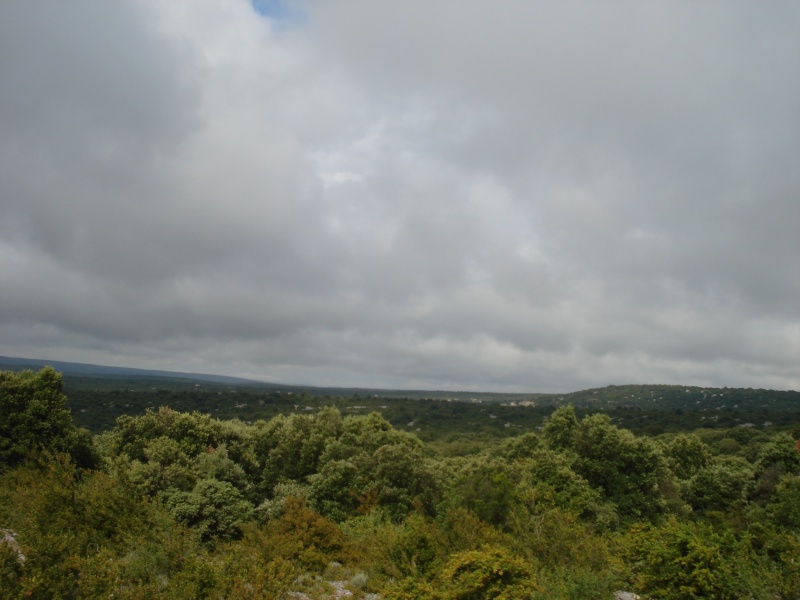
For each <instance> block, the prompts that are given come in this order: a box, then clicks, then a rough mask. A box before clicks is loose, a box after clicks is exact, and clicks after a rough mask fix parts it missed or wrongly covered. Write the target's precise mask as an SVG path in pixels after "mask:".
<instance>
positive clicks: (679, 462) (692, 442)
mask: <svg viewBox="0 0 800 600" xmlns="http://www.w3.org/2000/svg"><path fill="white" fill-rule="evenodd" d="M665 453H666V456H667V462H668V464H669V467H670V469H672V472H673V473H675V475H676V476H677V477H678V478H679V479H689V478H690V477H692V476H693V475H695V474H697V472H698V471H699V470H700V469H702V468H703V467H705V466H707V465H708V463H709V461H710V460H711V452H710V451H709V449H708V446H707V445H706V444H705V443H704V442H703V440H701V439H700V438H699V437H698V436H697V435H695V434H691V433H690V434H686V433H681V434H678V435H676V436H675V437H673V438H672V439H671V440H670V441H669V442H668V443H667V445H666V448H665Z"/></svg>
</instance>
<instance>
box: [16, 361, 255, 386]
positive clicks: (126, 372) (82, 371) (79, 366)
mask: <svg viewBox="0 0 800 600" xmlns="http://www.w3.org/2000/svg"><path fill="white" fill-rule="evenodd" d="M47 365H49V366H51V367H53V368H54V369H55V370H56V371H60V372H61V373H64V374H65V375H89V376H91V375H100V376H106V375H111V376H126V377H143V378H153V377H164V378H168V379H190V380H195V381H211V382H214V383H228V384H232V385H245V384H252V383H257V382H255V381H253V380H250V379H242V378H241V377H227V376H225V375H208V374H206V373H180V372H176V371H158V370H153V369H132V368H129V367H108V366H103V365H92V364H86V363H74V362H63V361H60V360H45V359H41V358H16V357H10V356H0V370H5V371H20V370H23V369H31V370H37V369H41V368H42V367H45V366H47Z"/></svg>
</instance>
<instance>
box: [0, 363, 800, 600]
mask: <svg viewBox="0 0 800 600" xmlns="http://www.w3.org/2000/svg"><path fill="white" fill-rule="evenodd" d="M176 385H177V384H176ZM181 385H183V384H181ZM191 385H192V386H195V385H199V386H200V387H199V388H194V389H188V388H187V389H185V390H183V389H181V388H179V387H178V388H172V389H168V388H156V389H155V390H152V389H151V390H149V391H142V390H136V389H135V388H134V387H128V388H125V389H124V390H119V389H117V392H118V393H117V394H116V395H115V394H114V393H113V392H114V390H112V389H109V388H106V390H105V391H102V390H101V389H100V387H99V386H98V387H97V388H96V389H95V391H94V392H92V393H94V394H96V396H94V398H95V400H96V401H97V402H100V403H105V408H108V404H109V403H111V404H113V405H114V406H113V407H111V408H114V409H115V410H114V411H113V412H115V413H116V415H117V418H116V420H115V422H114V424H113V427H110V428H109V429H108V430H107V431H105V432H103V433H100V434H99V435H96V436H94V437H92V436H91V435H90V434H89V433H88V431H86V430H82V429H80V428H79V427H78V426H77V425H76V424H75V422H74V421H73V420H72V418H71V417H70V413H69V411H68V410H67V406H68V401H67V398H66V396H65V395H64V394H63V393H62V392H63V384H62V378H61V376H60V375H59V374H58V373H56V372H55V371H53V370H52V369H44V370H42V371H40V372H38V373H33V372H30V371H24V372H21V373H17V374H14V373H11V372H3V373H2V374H0V529H2V530H3V531H2V535H3V536H4V537H2V538H1V539H2V540H3V541H2V542H0V598H26V597H36V598H63V597H74V598H100V597H102V598H107V597H112V596H113V597H115V598H275V599H278V598H291V597H294V598H300V597H302V596H300V595H299V594H305V596H306V597H311V598H326V597H333V596H334V593H335V591H336V589H339V590H341V589H348V590H350V591H351V592H352V593H353V595H354V597H355V598H359V597H361V598H367V597H372V598H375V597H376V596H375V594H378V595H379V597H380V598H382V599H385V600H401V599H418V598H431V599H441V600H445V599H448V600H452V599H457V600H471V599H480V598H497V599H501V598H505V599H509V600H511V599H514V600H517V599H521V600H524V599H526V598H531V599H533V598H575V599H592V598H598V599H604V600H610V599H611V598H613V597H614V591H615V590H619V589H627V590H631V591H635V592H637V593H639V594H642V595H643V596H647V597H651V598H716V599H739V598H758V599H761V598H763V599H767V598H769V599H774V598H787V599H788V598H797V597H798V595H799V594H800V564H798V563H797V561H796V557H797V556H798V553H799V552H800V509H799V508H798V507H800V452H798V449H797V443H796V441H795V439H794V437H796V436H793V435H792V429H791V427H784V428H783V429H781V428H780V427H779V426H778V425H777V423H778V421H779V420H780V419H781V418H783V415H785V414H787V413H786V411H783V410H782V409H780V408H779V406H780V405H779V404H778V403H777V400H776V402H775V403H767V406H760V405H759V403H763V397H761V396H759V393H757V392H754V393H753V400H752V403H751V404H752V405H751V404H747V402H750V401H749V400H748V401H747V402H746V401H745V400H744V399H742V400H740V401H739V402H738V404H739V406H738V407H735V408H734V406H732V405H729V404H728V402H729V400H728V397H727V395H728V394H732V392H731V391H729V390H723V391H722V394H723V396H722V398H723V400H718V398H719V396H716V397H715V396H713V395H711V397H710V398H708V390H705V393H706V394H707V398H706V399H708V400H711V402H709V403H707V404H701V405H700V406H701V408H699V409H698V408H694V409H691V410H690V409H689V406H690V402H691V400H690V398H689V397H691V396H693V394H695V393H697V399H700V397H699V396H700V394H701V393H702V392H700V391H697V392H695V391H694V390H692V389H689V391H688V392H687V391H686V389H687V388H681V389H674V390H673V389H672V388H666V387H664V388H658V389H661V390H662V393H661V396H660V398H661V399H665V400H664V402H665V406H666V408H665V409H662V410H661V411H660V414H661V415H664V416H665V422H667V423H669V422H670V421H669V419H670V418H672V417H675V418H678V417H681V418H683V417H686V414H687V413H688V412H693V414H694V413H696V416H697V417H700V416H704V414H705V413H703V412H702V411H707V414H708V417H712V416H715V415H719V416H720V418H718V419H716V420H714V419H710V418H707V419H705V421H711V423H710V424H713V428H698V427H699V426H697V425H695V426H692V427H690V428H686V429H684V430H683V431H677V425H675V427H676V431H671V432H667V433H662V434H660V435H646V434H644V433H642V432H641V431H637V432H633V431H631V430H630V429H628V428H626V427H623V426H620V423H624V422H625V419H630V420H634V419H635V417H636V415H635V414H633V413H634V412H635V411H634V409H633V408H631V407H635V406H637V404H636V403H637V402H638V403H640V407H639V408H638V409H637V410H640V411H642V414H648V413H647V412H646V411H651V410H654V409H652V408H647V409H645V407H644V406H643V405H644V403H645V402H646V401H647V399H646V395H645V392H647V393H649V392H650V391H653V388H652V387H651V386H635V387H634V386H630V387H623V388H610V389H609V388H606V389H605V392H606V393H607V394H609V395H608V396H606V397H607V398H609V399H612V395H614V396H618V395H620V394H622V396H623V398H622V399H623V400H631V402H630V403H628V404H624V403H620V404H617V405H608V406H606V407H602V406H600V405H599V404H600V402H601V399H600V397H601V395H602V394H601V392H604V390H598V391H589V392H581V393H580V394H588V396H587V397H585V398H584V397H582V396H575V397H572V398H569V397H565V398H564V400H565V401H571V402H572V404H566V405H563V406H559V407H555V406H553V405H549V406H548V405H545V406H541V405H539V404H538V403H537V406H523V407H521V406H502V405H501V404H493V403H490V402H488V401H484V402H480V403H478V402H474V401H468V402H455V401H454V402H447V401H443V400H426V401H422V400H419V401H413V402H412V401H401V400H390V399H385V398H383V399H382V398H369V399H364V398H362V399H361V401H360V402H359V403H358V404H356V403H355V402H354V398H352V397H350V398H338V399H337V398H334V397H330V396H329V397H322V398H317V399H314V400H312V399H311V398H312V397H311V396H308V395H303V394H302V393H297V394H295V393H293V394H292V396H288V393H285V392H281V393H278V396H273V395H272V394H276V393H277V392H264V391H260V390H257V389H254V390H250V391H245V390H242V389H236V388H226V387H224V386H221V387H214V386H211V385H210V384H208V386H209V387H208V388H207V389H204V388H203V386H202V385H201V384H191ZM151 387H152V386H151ZM161 389H166V390H167V391H165V392H161ZM678 392H680V393H682V394H685V395H686V396H681V395H680V394H679V393H678ZM713 393H717V392H712V394H713ZM137 394H142V395H143V396H144V395H145V394H147V398H148V402H150V403H151V404H148V405H146V406H135V407H133V406H128V407H125V406H124V405H125V404H130V402H128V400H131V399H132V398H134V397H135V396H136V395H137ZM229 394H230V395H234V396H235V397H236V401H234V399H233V398H230V397H229ZM631 394H633V395H634V396H636V397H635V398H630V395H631ZM624 396H628V397H627V398H625V397H624ZM673 396H675V398H676V400H675V402H677V397H680V398H682V399H683V400H685V401H686V403H684V404H683V405H677V404H669V402H673V400H671V398H672V397H673ZM89 397H90V396H89V395H87V396H86V398H89ZM182 397H185V398H186V399H187V401H189V400H191V401H192V402H195V403H196V404H195V406H194V407H193V409H200V410H191V411H187V410H184V407H183V406H182V405H181V404H180V402H176V400H178V401H180V400H181V398H182ZM668 398H669V399H670V400H666V399H668ZM692 399H693V398H692ZM159 400H163V402H161V401H159ZM203 400H204V401H206V402H207V404H206V405H202V404H200V403H199V402H200V401H203ZM584 400H585V401H584ZM261 401H263V404H262V403H261ZM609 401H610V400H609ZM215 402H216V404H215ZM373 402H380V403H381V404H378V405H377V406H378V407H381V408H380V410H382V411H383V412H384V414H380V413H378V412H376V411H374V410H373V409H374V408H375V407H376V405H374V404H373ZM649 402H650V403H653V402H652V400H650V401H649ZM722 402H724V403H725V406H722V405H721V404H722ZM118 403H121V407H120V406H119V405H118ZM340 403H341V404H340ZM508 403H509V404H510V402H508ZM237 404H238V405H245V406H241V407H239V408H235V407H236V405H237ZM287 404H289V405H291V411H290V412H287V413H284V414H280V411H279V410H275V414H274V416H268V417H265V418H260V417H259V416H257V415H258V414H260V413H258V411H260V410H263V411H269V410H274V409H275V408H276V407H279V406H286V405H287ZM773 404H774V406H773ZM167 405H169V406H167ZM231 405H232V406H233V407H234V409H235V410H240V411H244V412H242V413H241V414H242V416H243V417H246V418H244V419H243V418H240V419H230V418H227V417H228V413H226V412H225V411H226V410H234V409H230V406H231ZM295 405H296V406H295ZM72 406H73V414H74V415H75V416H76V417H77V414H78V413H76V412H75V407H76V402H75V401H74V400H73V401H72ZM150 406H152V408H150ZM695 406H697V405H696V404H695ZM307 407H308V408H307ZM353 407H358V408H353ZM601 407H602V408H607V409H608V410H609V411H610V412H609V414H603V413H601V412H593V411H595V410H596V408H601ZM626 407H628V408H626ZM125 408H133V409H134V410H131V411H130V414H121V413H123V412H124V410H122V409H125ZM179 409H180V410H179ZM246 409H247V410H246ZM728 410H730V411H734V410H736V411H740V412H739V413H738V415H737V416H734V415H736V413H733V412H731V413H730V416H731V418H732V419H739V418H741V416H743V415H745V414H750V413H749V412H747V411H755V413H754V414H763V413H758V411H761V410H766V411H767V413H766V415H767V416H768V417H769V418H770V419H771V420H772V421H773V425H770V426H767V427H765V426H764V425H763V421H764V419H761V422H760V423H758V424H757V425H758V426H755V425H756V424H753V425H754V426H752V427H751V426H745V427H742V426H733V427H725V426H723V423H721V421H722V420H723V419H722V417H723V416H725V415H726V412H725V411H728ZM248 411H252V412H248ZM393 411H394V412H393ZM402 411H407V413H402ZM503 411H506V412H503ZM524 411H528V412H527V414H531V415H538V414H540V411H546V414H547V417H546V418H544V415H542V419H541V421H540V422H541V428H540V429H537V425H536V424H535V423H536V420H535V419H532V420H531V421H530V422H529V423H528V422H525V421H520V423H525V424H524V425H517V426H514V425H515V424H514V423H512V422H511V420H510V419H511V416H512V415H517V414H520V415H524V414H526V413H525V412H524ZM615 411H618V412H615ZM676 411H683V414H678V413H677V412H676ZM712 411H713V412H712ZM88 412H89V411H88V409H87V411H86V413H82V414H84V415H85V414H87V413H88ZM651 414H653V415H655V414H657V413H656V412H652V413H651ZM212 415H213V416H212ZM387 415H391V419H394V420H391V419H390V418H389V416H387ZM442 415H444V416H442ZM454 415H455V416H458V415H461V416H463V415H467V417H466V418H465V419H458V418H455V417H454ZM491 415H494V416H495V418H491ZM614 415H616V416H614ZM219 417H226V418H219ZM401 417H402V418H401ZM520 418H522V417H520ZM537 418H538V417H537ZM450 419H452V420H453V421H454V422H455V423H462V421H463V423H462V425H455V427H457V428H458V431H457V432H456V434H455V437H448V436H453V435H454V434H453V433H452V432H447V429H448V427H449V424H450ZM471 419H477V421H473V422H476V423H478V425H474V426H472V425H469V423H470V420H471ZM506 419H508V420H506ZM415 420H419V421H420V425H419V427H416V426H415V425H416V424H414V425H409V423H410V422H412V421H415ZM76 421H77V419H76ZM496 422H499V426H498V425H497V424H496ZM393 423H395V424H394V425H393ZM506 423H509V426H506V425H505V424H506ZM464 424H466V425H464ZM743 424H746V423H738V425H743ZM673 425H674V424H673ZM673 425H669V426H668V427H666V426H665V429H669V428H672V427H673ZM787 425H788V423H787ZM470 427H475V429H473V430H471V429H470ZM417 429H419V430H420V431H419V432H418V431H417ZM426 430H427V431H428V436H429V438H430V439H431V440H432V441H430V442H426V441H423V439H421V438H420V436H419V435H418V433H420V434H422V433H424V432H425V431H426ZM434 434H435V435H434ZM331 582H336V583H335V584H333V583H331ZM292 594H293V595H292ZM370 595H372V596H370Z"/></svg>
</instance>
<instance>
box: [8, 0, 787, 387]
mask: <svg viewBox="0 0 800 600" xmlns="http://www.w3.org/2000/svg"><path fill="white" fill-rule="evenodd" d="M798 31H800V3H798V2H796V1H794V0H786V1H780V0H776V1H773V2H767V3H760V2H759V3H757V2H751V1H749V0H747V1H731V0H724V1H723V0H720V1H707V2H701V3H695V2H666V1H658V2H656V1H644V2H643V1H641V0H630V1H622V0H612V1H610V2H570V1H560V2H550V1H549V0H548V1H541V2H522V1H516V0H503V1H499V2H498V1H497V0H491V1H489V0H485V1H484V0H470V1H467V2H465V1H464V0H436V1H433V2H432V1H430V0H425V1H421V0H406V1H403V2H395V1H388V0H387V1H383V0H377V1H376V0H360V1H359V0H318V1H315V0H309V1H306V2H297V3H292V2H278V1H274V0H258V1H256V2H250V1H249V0H175V1H170V2H164V1H163V0H140V1H115V2H107V1H105V0H94V1H85V0H70V1H69V2H65V1H63V0H33V1H31V0H5V1H3V2H0V354H2V355H6V356H22V357H31V358H46V359H51V360H66V361H78V362H94V363H100V364H110V365H120V366H129V367H141V368H158V369H168V370H181V371H194V372H206V373H218V374H226V375H240V376H246V377H254V378H259V379H264V380H271V381H278V382H286V383H305V384H316V385H347V386H365V387H389V388H423V389H460V390H466V389H472V390H498V391H573V390H577V389H582V388H586V387H595V386H604V385H608V384H623V383H680V384H693V385H717V386H732V387H734V386H735V387H738V386H742V387H768V388H775V389H800V68H798V65H800V36H798Z"/></svg>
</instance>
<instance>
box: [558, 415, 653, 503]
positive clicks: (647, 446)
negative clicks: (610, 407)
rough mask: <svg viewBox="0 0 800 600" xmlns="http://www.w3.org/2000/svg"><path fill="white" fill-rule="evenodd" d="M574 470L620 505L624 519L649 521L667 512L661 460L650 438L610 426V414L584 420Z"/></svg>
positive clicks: (579, 427)
mask: <svg viewBox="0 0 800 600" xmlns="http://www.w3.org/2000/svg"><path fill="white" fill-rule="evenodd" d="M575 452H576V453H577V455H578V458H577V459H576V460H575V464H574V467H573V469H574V470H575V472H577V473H578V474H579V475H581V476H582V477H584V478H585V479H586V480H587V481H588V482H589V483H590V484H591V485H592V486H594V487H597V488H600V489H601V490H602V491H603V492H604V494H605V496H606V498H607V499H608V500H610V501H611V502H613V503H614V504H616V505H617V507H618V512H619V516H620V517H621V518H625V517H627V518H634V519H638V518H650V517H652V516H654V515H656V514H658V513H660V512H662V511H663V509H664V502H663V499H662V497H661V495H660V493H659V489H658V481H659V475H660V473H661V472H662V470H663V464H662V458H661V455H660V453H659V451H658V449H657V448H656V447H655V444H654V443H653V442H652V441H651V440H650V439H649V438H642V437H636V436H634V435H633V434H632V433H631V432H630V431H628V430H627V429H620V428H618V427H616V426H615V425H612V424H611V419H610V418H609V417H608V415H603V414H596V415H591V416H588V417H585V418H584V419H583V420H582V421H581V422H580V424H579V426H578V429H577V431H576V433H575Z"/></svg>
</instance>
